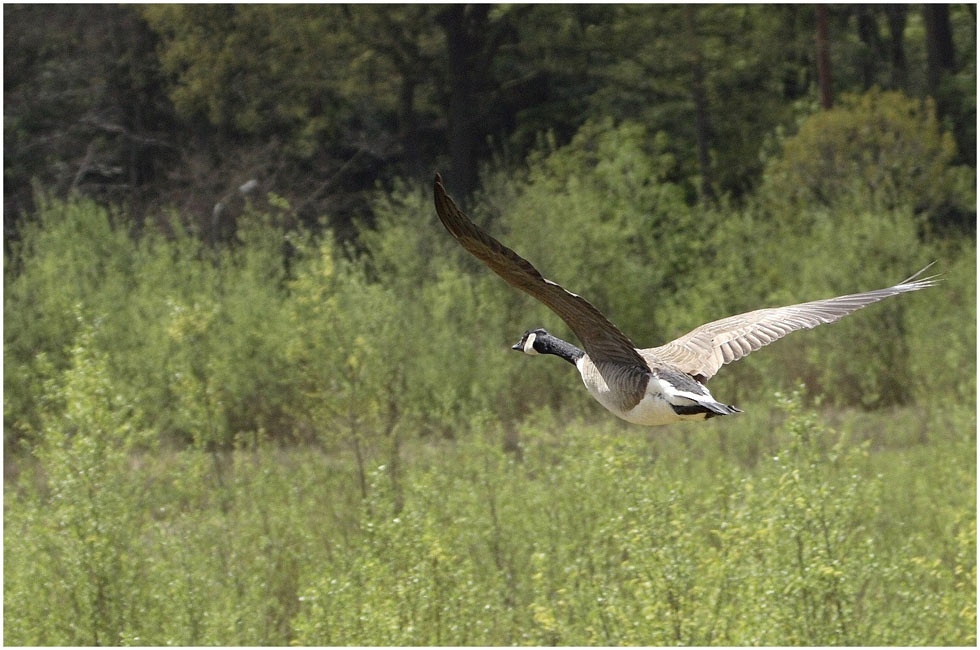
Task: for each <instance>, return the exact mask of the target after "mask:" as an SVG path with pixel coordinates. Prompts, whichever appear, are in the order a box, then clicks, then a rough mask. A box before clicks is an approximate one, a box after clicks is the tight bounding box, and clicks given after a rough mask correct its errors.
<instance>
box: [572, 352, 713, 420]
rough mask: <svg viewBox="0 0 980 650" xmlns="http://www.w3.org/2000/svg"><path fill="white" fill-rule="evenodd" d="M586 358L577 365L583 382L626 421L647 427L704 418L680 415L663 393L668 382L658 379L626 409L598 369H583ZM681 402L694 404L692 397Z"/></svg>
mask: <svg viewBox="0 0 980 650" xmlns="http://www.w3.org/2000/svg"><path fill="white" fill-rule="evenodd" d="M584 359H586V357H583V358H582V359H580V360H579V361H578V363H576V365H577V366H579V374H580V375H581V377H582V381H583V383H584V384H585V388H586V389H588V391H589V394H590V395H592V397H594V398H595V399H596V401H598V402H599V403H600V404H602V405H603V406H605V407H606V408H607V409H608V410H609V411H610V412H611V413H613V414H614V415H616V416H617V417H620V418H622V419H624V420H626V421H627V422H632V423H633V424H642V425H645V426H648V427H655V426H660V425H662V424H670V423H671V422H680V421H682V420H703V419H705V414H704V413H697V414H694V415H679V414H678V413H677V412H676V411H675V410H674V409H673V407H672V406H671V405H670V402H668V401H667V396H666V395H665V394H664V389H665V388H666V386H665V383H664V382H661V381H658V380H654V381H651V382H650V383H649V384H648V385H647V392H646V394H645V395H644V396H643V399H641V400H640V402H639V403H638V404H637V405H636V406H634V407H633V408H631V409H629V410H623V409H622V408H621V407H620V406H619V405H618V404H617V401H616V400H615V398H614V397H613V396H612V394H611V392H610V390H609V386H608V385H607V384H606V382H605V380H604V379H603V378H602V376H601V375H600V374H599V373H598V372H583V368H582V363H583V360H584ZM585 363H589V362H585ZM593 367H594V366H593ZM674 399H675V400H676V399H677V398H676V397H675V398H674ZM679 401H681V403H690V404H694V401H693V400H687V399H683V398H682V399H681V400H679Z"/></svg>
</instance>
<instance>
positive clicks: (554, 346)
mask: <svg viewBox="0 0 980 650" xmlns="http://www.w3.org/2000/svg"><path fill="white" fill-rule="evenodd" d="M535 342H536V343H537V344H538V352H540V353H541V354H554V355H556V356H559V357H561V358H562V359H564V360H565V361H567V362H569V363H570V364H572V365H575V362H577V361H578V360H579V359H581V358H582V357H583V356H585V352H583V351H582V350H579V349H578V348H577V347H575V346H574V345H572V344H571V343H569V342H568V341H563V340H561V339H560V338H558V337H557V336H552V335H551V334H542V335H539V336H538V337H537V340H536V341H535Z"/></svg>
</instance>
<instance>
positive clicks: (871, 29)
mask: <svg viewBox="0 0 980 650" xmlns="http://www.w3.org/2000/svg"><path fill="white" fill-rule="evenodd" d="M856 11H857V28H858V38H860V39H861V44H862V45H863V46H864V51H863V52H862V53H861V59H860V60H861V87H862V89H864V90H869V89H870V88H871V86H873V85H874V82H875V53H876V51H877V49H878V48H877V47H876V45H877V40H878V35H877V30H876V29H875V28H876V24H875V23H876V21H875V15H874V13H872V12H873V11H874V9H873V8H872V7H869V6H868V5H856Z"/></svg>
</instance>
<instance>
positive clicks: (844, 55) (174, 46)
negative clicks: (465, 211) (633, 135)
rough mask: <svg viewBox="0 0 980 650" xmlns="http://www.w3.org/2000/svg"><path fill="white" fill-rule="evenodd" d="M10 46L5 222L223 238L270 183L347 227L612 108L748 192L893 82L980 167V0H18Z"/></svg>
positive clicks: (692, 171) (715, 182) (462, 184)
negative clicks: (821, 111)
mask: <svg viewBox="0 0 980 650" xmlns="http://www.w3.org/2000/svg"><path fill="white" fill-rule="evenodd" d="M818 35H820V36H819V37H818ZM4 37H5V40H4V43H5V44H4V54H5V58H4V61H5V63H4V93H5V101H4V109H5V119H4V144H5V147H4V152H5V153H4V177H5V193H4V208H5V209H4V221H5V232H6V233H8V234H10V233H13V232H15V230H16V223H17V222H18V220H21V219H24V218H26V216H27V215H29V214H30V213H31V209H32V200H33V199H32V197H33V195H34V192H35V191H36V189H37V187H40V188H43V189H44V190H45V191H48V192H54V193H55V194H57V195H65V194H68V193H71V192H80V193H83V194H85V195H89V196H92V197H95V198H98V199H99V200H100V201H105V202H107V203H114V204H125V205H127V206H129V208H130V213H131V214H132V215H133V217H134V218H135V219H137V221H138V222H140V223H142V222H143V221H144V220H145V219H146V218H147V217H150V218H155V217H156V216H158V214H159V213H160V211H161V209H163V208H165V207H166V206H174V207H176V208H177V209H178V210H179V211H180V212H181V214H182V215H183V217H184V218H185V219H186V220H188V221H189V222H191V223H192V224H193V225H194V226H195V228H196V229H197V230H198V231H199V232H200V233H201V234H202V236H204V237H205V238H207V239H210V240H214V241H220V240H222V239H224V238H226V237H227V236H228V233H230V232H233V231H234V223H233V221H230V222H227V223H225V222H224V221H225V220H227V219H233V216H234V215H233V213H234V209H232V208H231V207H229V206H230V205H231V204H232V203H234V200H235V199H236V198H240V197H239V193H238V189H237V188H239V187H240V186H242V185H244V184H246V183H248V182H249V181H253V180H254V181H255V183H254V184H253V185H252V187H255V188H256V189H257V190H259V191H258V192H257V193H256V194H254V196H264V195H266V194H267V193H268V192H274V193H275V194H276V195H279V196H282V197H285V198H287V199H288V200H289V201H290V203H291V205H293V206H294V207H295V208H296V210H297V214H298V215H299V218H301V219H305V220H308V221H309V222H310V223H315V222H317V221H318V220H319V219H321V218H323V217H324V216H325V217H327V219H328V223H329V225H331V226H332V227H333V228H334V230H335V232H337V234H338V235H339V236H341V237H344V236H346V235H347V234H350V233H351V232H352V226H351V223H352V221H353V220H355V219H357V218H360V217H363V216H365V215H367V214H368V212H369V211H368V210H367V205H368V201H369V200H370V199H369V195H370V192H372V191H373V190H374V189H375V188H376V187H377V184H378V183H381V184H383V185H386V186H391V184H392V183H394V182H395V181H396V179H398V178H403V179H406V180H409V181H410V182H413V183H419V182H420V181H422V180H423V179H425V178H427V177H428V176H429V174H430V173H431V171H432V170H434V169H436V168H438V169H441V170H442V171H443V172H444V174H445V176H446V178H447V181H448V182H449V183H450V185H451V186H452V188H453V190H454V191H455V192H456V193H457V194H458V195H460V196H461V197H463V200H464V201H465V200H466V199H465V197H466V196H467V195H468V194H469V193H470V192H472V191H473V190H475V189H477V187H478V185H479V183H480V174H481V169H482V166H484V165H486V164H488V163H491V162H494V163H495V164H505V165H506V164H515V163H520V162H521V161H522V160H523V159H524V157H525V156H526V155H527V153H528V152H529V151H531V150H533V149H534V148H535V147H537V146H539V144H540V142H541V138H542V136H548V137H553V138H555V139H556V141H557V143H559V144H560V143H564V142H567V141H568V140H569V139H570V138H571V137H572V135H573V134H574V133H575V132H576V131H577V130H578V128H579V127H581V125H582V124H584V123H585V122H586V121H587V120H589V119H594V118H604V117H612V118H613V119H615V120H627V119H631V120H640V121H642V122H644V123H645V124H647V125H648V126H649V127H650V128H651V131H652V132H658V131H662V132H664V133H666V134H667V136H668V144H667V146H668V147H669V149H670V151H671V152H672V153H673V155H674V156H675V157H676V161H677V166H676V171H675V174H676V178H675V180H678V181H680V182H681V183H682V184H683V185H684V186H685V187H686V190H687V193H688V199H689V200H690V201H696V200H701V199H706V200H716V198H717V197H722V196H730V197H732V198H735V199H738V198H739V197H741V196H743V195H744V194H745V193H746V192H748V191H750V190H751V189H752V188H753V187H756V186H757V185H758V182H759V179H760V174H761V172H762V167H763V164H762V160H763V158H764V155H763V154H764V153H765V147H766V146H767V145H766V143H767V141H768V140H769V139H770V138H771V136H772V135H773V134H774V133H776V132H780V131H787V130H788V131H792V130H793V129H794V128H796V124H797V123H798V121H799V118H800V117H801V116H802V115H805V114H807V113H811V112H813V111H814V110H816V107H817V106H818V105H819V99H820V97H821V96H823V97H824V104H825V105H827V104H828V100H827V98H829V97H830V96H831V95H834V96H836V95H838V94H840V93H847V92H859V91H865V90H868V89H870V88H872V87H874V86H880V87H882V88H884V89H886V90H901V91H903V92H904V93H905V94H907V95H909V96H912V97H920V98H922V97H926V96H932V97H933V98H934V99H935V100H936V105H937V108H938V111H939V113H940V115H941V116H942V118H943V119H944V120H946V123H947V124H948V125H949V127H950V128H951V129H952V131H953V133H954V135H955V139H956V145H957V156H958V158H957V160H958V161H959V162H960V163H964V164H968V165H971V166H975V160H974V159H975V155H976V144H975V139H976V131H975V115H976V92H975V90H976V81H975V79H976V60H975V56H974V51H975V43H976V29H975V10H974V9H973V8H972V7H971V6H967V5H925V6H924V7H922V8H921V9H918V8H915V7H912V6H909V5H821V7H820V8H819V10H818V9H815V8H814V6H811V5H774V6H762V5H716V6H699V7H688V6H683V5H602V6H598V5H595V6H593V5H573V6H561V5H389V6H378V5H145V6H136V5H7V6H5V7H4ZM821 61H822V62H823V64H822V65H818V64H819V63H820V62H821ZM821 70H824V71H825V72H826V73H827V74H825V75H824V78H823V80H822V81H821ZM831 71H832V73H831ZM821 88H822V90H821ZM548 134H550V136H549V135H548ZM239 202H240V201H239Z"/></svg>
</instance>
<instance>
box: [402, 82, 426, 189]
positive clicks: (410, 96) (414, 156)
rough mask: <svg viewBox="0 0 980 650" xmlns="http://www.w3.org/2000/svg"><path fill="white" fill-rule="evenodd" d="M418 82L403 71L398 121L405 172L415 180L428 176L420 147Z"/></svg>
mask: <svg viewBox="0 0 980 650" xmlns="http://www.w3.org/2000/svg"><path fill="white" fill-rule="evenodd" d="M416 85H417V83H416V80H415V79H414V78H412V77H411V76H409V75H408V74H406V73H403V77H402V85H401V89H400V92H399V95H398V121H399V122H400V124H399V126H400V130H401V140H402V149H403V152H404V154H403V155H404V160H403V165H404V170H405V174H406V175H407V176H408V177H409V178H411V179H413V180H415V181H420V180H422V179H423V177H427V174H426V173H425V170H424V169H423V168H422V154H421V152H420V147H419V130H418V119H417V116H416V115H415V87H416Z"/></svg>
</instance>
